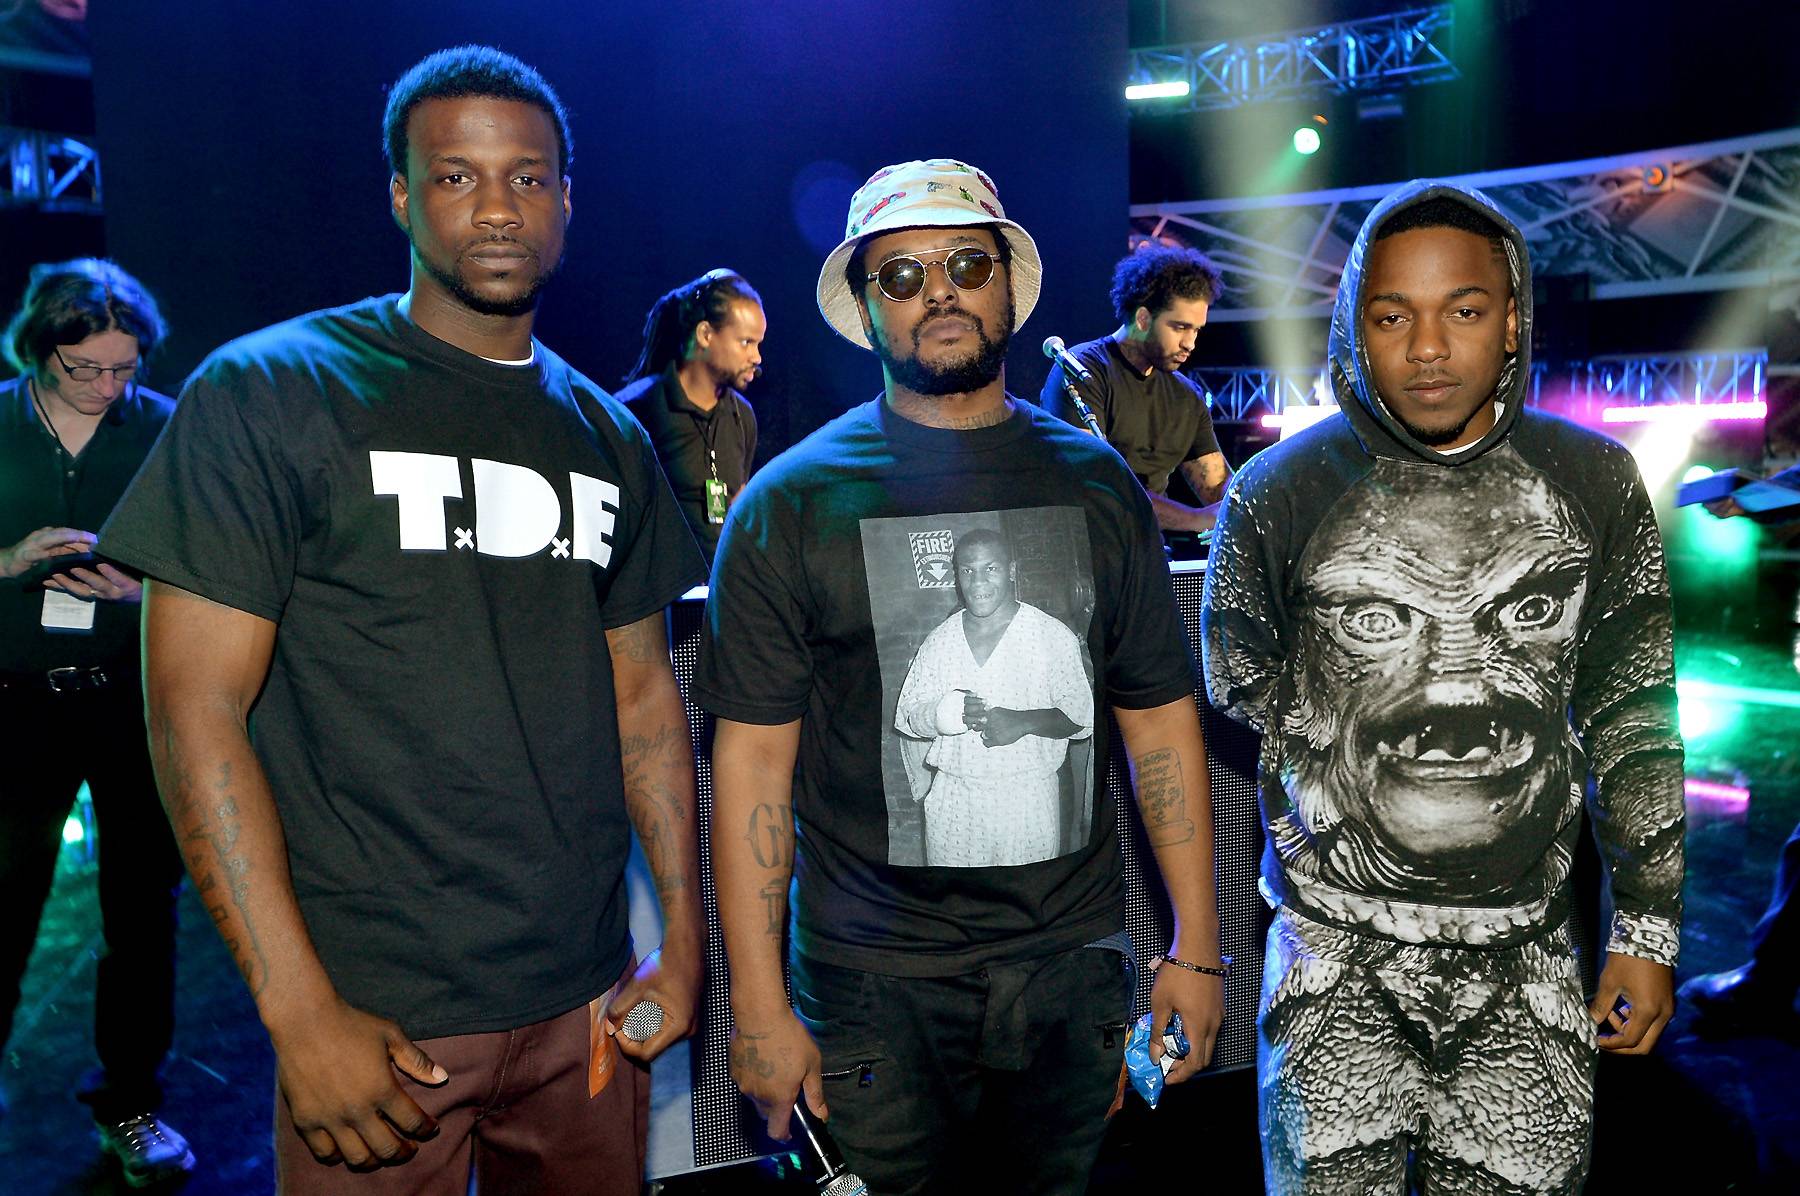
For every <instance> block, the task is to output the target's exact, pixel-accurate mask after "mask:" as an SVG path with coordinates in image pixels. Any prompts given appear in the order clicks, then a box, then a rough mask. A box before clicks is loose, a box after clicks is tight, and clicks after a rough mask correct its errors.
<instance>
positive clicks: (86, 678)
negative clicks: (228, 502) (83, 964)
mask: <svg viewBox="0 0 1800 1196" xmlns="http://www.w3.org/2000/svg"><path fill="white" fill-rule="evenodd" d="M164 332H165V326H164V324H163V320H162V317H161V315H160V314H158V312H157V310H156V303H155V301H154V300H153V299H152V298H151V297H150V294H149V292H147V291H146V290H145V289H144V287H143V285H142V284H140V283H139V282H138V281H137V279H135V278H133V277H132V276H131V275H129V274H127V273H126V272H125V271H123V270H121V269H120V268H119V267H118V266H116V265H114V264H113V263H111V262H107V261H100V260H97V259H94V258H82V259H79V260H76V261H70V262H58V263H55V264H50V265H42V266H39V267H37V268H36V269H35V270H33V271H32V272H31V282H30V285H29V286H28V287H27V288H26V291H25V297H24V300H23V302H22V303H21V304H20V307H19V310H18V312H17V314H16V315H14V317H13V319H12V322H11V324H9V325H8V326H7V329H6V332H5V336H4V350H5V354H6V357H7V359H8V360H9V361H10V362H11V363H12V365H13V367H14V368H15V369H16V370H17V371H18V372H19V376H18V377H17V378H15V379H13V380H12V381H10V382H6V383H0V760H4V761H5V763H4V765H0V789H3V790H4V792H5V793H6V800H5V801H0V910H4V911H5V913H6V916H5V917H4V918H0V1042H4V1040H5V1038H6V1037H7V1035H8V1034H9V1033H10V1032H11V1029H12V1018H13V1013H14V1011H15V1009H16V1007H17V1005H18V1002H19V982H20V980H21V978H22V977H23V976H24V974H25V964H26V960H27V959H28V958H29V957H30V955H31V948H32V943H33V941H34V940H35V939H36V938H37V928H38V919H39V916H40V915H41V913H42V911H43V907H44V899H45V897H46V896H47V895H48V893H49V890H50V882H51V879H52V876H53V874H54V872H55V868H56V859H57V852H58V849H59V848H60V846H61V844H62V841H63V824H64V821H65V820H66V819H67V818H68V816H69V810H70V807H71V806H72V805H73V803H74V801H75V795H76V792H77V791H78V790H79V789H80V787H81V785H82V783H83V782H84V781H85V782H86V783H87V786H88V790H89V793H90V794H91V796H92V799H93V809H94V815H95V818H96V820H97V821H98V823H99V843H100V913H101V918H102V923H103V926H104V933H105V938H106V953H105V955H103V956H102V957H101V959H100V966H99V974H98V977H97V979H96V990H97V991H96V994H95V1002H94V1042H95V1047H96V1049H97V1051H98V1054H99V1057H100V1066H99V1067H98V1068H97V1069H95V1070H94V1071H92V1072H90V1073H89V1075H88V1077H87V1078H86V1080H85V1081H84V1082H83V1084H82V1090H81V1094H80V1095H81V1099H82V1100H83V1101H84V1102H85V1103H87V1104H88V1105H89V1106H90V1107H91V1109H92V1110H93V1114H94V1120H95V1122H96V1124H97V1125H98V1126H99V1128H100V1138H101V1143H102V1145H103V1146H104V1147H105V1149H106V1150H107V1151H109V1152H110V1153H111V1154H113V1155H115V1156H117V1157H118V1159H119V1162H120V1164H121V1165H122V1166H123V1167H124V1169H125V1174H126V1177H127V1179H128V1180H130V1181H131V1182H132V1183H134V1184H137V1183H147V1182H150V1181H151V1180H154V1179H159V1178H163V1177H166V1176H170V1175H174V1174H178V1173H180V1172H183V1171H188V1170H191V1169H192V1168H193V1165H194V1155H193V1152H192V1151H191V1150H189V1149H188V1144H187V1142H186V1141H185V1140H184V1139H183V1138H182V1136H181V1135H180V1134H178V1133H176V1132H175V1131H174V1130H173V1129H170V1128H169V1127H168V1126H167V1125H165V1124H164V1123H163V1122H162V1121H160V1120H159V1119H158V1118H157V1116H156V1112H157V1109H158V1108H159V1107H160V1105H161V1104H162V1088H161V1085H160V1084H159V1083H158V1080H157V1072H158V1070H159V1069H160V1068H161V1066H162V1062H163V1059H164V1057H165V1056H166V1055H167V1054H168V1050H169V1041H170V1038H171V1035H172V1033H173V1031H174V997H175V893H176V887H177V885H178V884H179V883H180V880H181V856H180V853H179V852H178V851H177V850H176V847H175V841H174V837H173V835H172V834H171V833H170V831H169V823H168V820H167V819H166V818H165V817H164V816H163V811H162V805H161V803H160V802H159V801H158V800H157V793H156V779H155V777H154V776H153V775H152V772H151V768H150V757H149V753H148V751H147V747H146V743H145V737H144V707H143V701H142V699H141V698H140V697H139V694H140V693H141V687H140V684H139V680H138V610H139V601H140V599H141V598H142V596H143V587H142V584H141V583H140V582H139V580H138V579H137V578H136V577H134V576H133V575H131V574H129V573H127V572H125V571H124V570H121V569H119V568H117V567H115V566H114V565H112V564H111V563H109V562H107V561H104V560H100V559H97V558H96V557H95V556H94V553H93V548H94V542H95V539H96V533H97V532H98V531H99V528H100V525H101V524H102V523H104V522H105V521H106V517H107V515H109V514H110V513H111V512H112V509H113V507H114V506H115V505H116V504H117V503H118V501H119V498H120V496H121V495H122V494H123V493H124V492H125V488H126V487H127V486H128V485H129V484H130V482H131V479H132V478H133V477H134V476H135V475H136V473H137V471H138V467H139V466H140V465H142V464H143V462H144V457H145V456H146V455H147V454H148V453H149V451H150V446H151V445H152V444H153V443H154V442H155V440H156V437H157V434H158V433H159V432H160V431H162V426H163V424H164V423H166V422H167V421H168V418H169V415H170V413H171V412H172V411H173V410H174V404H173V403H171V402H170V401H169V400H168V399H167V398H165V397H164V396H162V395H159V394H156V393H154V392H153V391H150V390H149V389H147V388H145V387H144V386H142V385H141V384H140V383H139V374H140V371H141V368H142V363H143V361H144V360H145V359H146V358H148V357H149V356H150V355H151V353H153V352H154V351H155V349H156V346H157V343H158V342H159V341H161V340H162V338H163V334H164Z"/></svg>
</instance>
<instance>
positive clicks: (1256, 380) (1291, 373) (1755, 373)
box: [1187, 349, 1769, 423]
mask: <svg viewBox="0 0 1800 1196" xmlns="http://www.w3.org/2000/svg"><path fill="white" fill-rule="evenodd" d="M1768 368H1769V355H1768V353H1767V351H1765V350H1762V349H1741V350H1736V351H1732V352H1717V353H1665V354H1639V355H1633V356H1626V357H1596V358H1593V359H1592V360H1589V361H1578V362H1574V363H1570V364H1561V365H1556V366H1552V365H1550V364H1548V363H1546V362H1541V361H1540V362H1536V363H1534V364H1533V366H1532V370H1531V389H1530V391H1529V393H1528V401H1529V402H1532V403H1537V402H1540V401H1542V400H1544V399H1547V398H1548V399H1553V400H1557V401H1563V400H1570V399H1575V400H1581V401H1586V402H1597V403H1599V402H1604V403H1611V404H1613V405H1616V406H1622V407H1624V406H1654V405H1656V404H1666V403H1693V404H1698V405H1702V406H1704V405H1707V404H1713V403H1746V402H1756V401H1759V400H1763V399H1765V397H1766V389H1767V379H1768ZM1187 374H1188V377H1190V378H1192V379H1193V380H1194V381H1195V382H1196V383H1198V384H1199V386H1200V389H1201V390H1202V392H1204V393H1205V395H1206V401H1207V405H1208V406H1210V407H1211V408H1212V414H1213V419H1214V420H1215V421H1217V422H1219V423H1245V422H1250V421H1253V420H1256V419H1258V418H1259V417H1260V416H1263V415H1279V414H1281V412H1282V411H1284V410H1286V409H1287V408H1289V407H1296V406H1298V407H1316V406H1318V405H1319V404H1320V403H1321V402H1323V401H1324V400H1325V399H1326V398H1327V397H1328V396H1329V395H1330V394H1331V391H1330V387H1329V384H1328V383H1327V381H1326V375H1325V368H1324V367H1323V366H1317V367H1313V368H1311V369H1301V370H1275V369H1265V368H1263V367H1261V366H1202V367H1199V368H1196V369H1193V370H1189V371H1187Z"/></svg>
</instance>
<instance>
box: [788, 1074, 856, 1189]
mask: <svg viewBox="0 0 1800 1196" xmlns="http://www.w3.org/2000/svg"><path fill="white" fill-rule="evenodd" d="M794 1120H795V1121H797V1122H799V1123H800V1129H801V1130H802V1131H803V1132H804V1133H805V1134H806V1144H807V1146H809V1147H810V1148H811V1149H812V1156H813V1158H815V1159H817V1160H818V1161H819V1193H820V1196H869V1185H868V1184H866V1183H864V1182H863V1180H862V1177H861V1176H860V1175H858V1174H856V1172H854V1171H852V1170H850V1168H849V1166H848V1165H847V1164H846V1163H845V1162H844V1156H843V1154H842V1152H840V1151H839V1150H838V1145H837V1142H835V1141H834V1140H833V1139H832V1137H831V1131H829V1130H827V1129H826V1128H825V1123H824V1122H823V1121H820V1120H819V1119H818V1118H816V1117H814V1116H813V1114H812V1110H810V1109H808V1108H807V1107H806V1097H804V1096H802V1097H801V1098H800V1099H799V1100H797V1101H795V1102H794Z"/></svg>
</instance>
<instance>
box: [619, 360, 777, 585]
mask: <svg viewBox="0 0 1800 1196" xmlns="http://www.w3.org/2000/svg"><path fill="white" fill-rule="evenodd" d="M618 399H619V401H620V402H621V403H624V404H625V406H627V407H628V408H630V409H631V414H633V415H635V416H637V421H638V422H639V423H640V424H643V425H644V431H646V432H648V433H649V434H650V443H651V444H653V445H655V446H656V456H657V459H658V460H660V461H661V462H662V467H663V472H664V473H665V474H667V475H668V478H669V485H670V487H671V488H673V489H674V491H675V501H676V502H678V503H680V504H681V513H682V515H684V516H685V517H686V518H687V521H688V526H689V527H691V528H692V529H693V530H694V538H695V539H696V540H698V541H700V548H701V550H702V551H704V552H705V553H706V559H707V560H709V561H710V560H711V559H712V557H713V553H715V552H717V551H718V548H719V532H720V531H721V530H722V529H723V527H724V525H723V524H720V523H710V522H708V521H707V518H706V482H707V479H708V478H711V477H712V476H713V471H712V468H711V464H716V466H717V468H718V477H719V480H720V481H721V482H724V483H725V492H726V502H727V503H729V502H731V501H732V500H734V499H736V498H737V496H738V495H739V494H740V493H741V492H742V491H743V489H744V483H745V482H747V481H749V480H750V466H751V463H752V462H753V461H754V460H755V459H756V413H755V412H754V411H752V410H751V409H750V404H749V403H748V402H747V401H746V400H745V399H744V396H743V395H741V394H739V393H738V392H737V391H735V390H728V391H726V392H725V395H724V397H723V398H721V399H720V400H719V401H718V402H717V403H715V404H714V405H713V408H712V410H711V411H702V410H700V408H698V407H696V406H694V404H693V402H692V401H691V400H690V399H689V398H688V397H687V392H686V391H684V390H683V389H682V388H681V380H680V379H679V378H677V377H676V376H675V367H674V366H672V365H671V366H670V367H669V368H668V369H666V370H664V371H663V372H662V373H660V374H657V375H654V376H653V377H649V378H639V379H638V380H637V381H636V382H633V383H632V384H631V385H629V386H627V387H626V388H625V389H624V390H621V391H620V392H619V394H618ZM709 459H710V462H711V464H709Z"/></svg>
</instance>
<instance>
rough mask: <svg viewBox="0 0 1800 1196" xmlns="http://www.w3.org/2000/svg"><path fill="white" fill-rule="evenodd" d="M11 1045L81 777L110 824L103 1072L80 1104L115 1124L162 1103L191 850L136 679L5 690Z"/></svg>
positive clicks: (6, 964) (6, 984) (103, 838)
mask: <svg viewBox="0 0 1800 1196" xmlns="http://www.w3.org/2000/svg"><path fill="white" fill-rule="evenodd" d="M0 759H4V760H5V761H7V767H8V769H9V771H10V775H9V776H8V777H7V778H6V782H5V786H4V791H3V792H0V1043H4V1042H5V1040H6V1039H8V1038H10V1036H11V1034H12V1023H13V1015H14V1013H15V1012H17V1010H18V1005H19V982H20V980H21V979H22V978H23V977H24V975H25V965H26V962H27V960H28V959H29V958H30V956H31V948H32V944H33V943H34V942H35V941H36V939H37V929H38V920H39V918H40V917H41V916H42V914H43V911H44V899H45V898H46V897H47V896H48V895H49V892H50V882H51V880H52V878H53V877H54V875H55V870H56V857H57V852H58V851H59V850H60V848H61V845H62V829H63V823H64V822H65V821H66V820H67V819H68V816H69V810H70V808H71V806H72V805H73V804H74V801H75V794H76V792H77V790H79V789H80V788H81V782H82V781H84V780H85V781H86V782H87V783H88V790H89V792H90V793H91V794H92V795H93V800H94V814H95V817H96V819H97V820H98V822H99V829H98V839H99V847H100V916H101V920H102V924H103V927H104V931H105V938H106V952H105V954H103V955H102V956H101V958H100V964H99V969H98V977H97V981H96V986H95V987H96V991H95V998H94V1046H95V1050H96V1052H97V1053H98V1055H99V1057H100V1065H101V1066H100V1070H99V1071H97V1072H95V1073H93V1074H92V1075H91V1076H90V1078H89V1080H88V1082H87V1083H85V1084H84V1087H83V1091H82V1093H81V1099H82V1100H84V1101H86V1102H87V1103H88V1104H89V1105H91V1106H92V1107H93V1110H94V1116H95V1117H96V1118H98V1119H100V1120H103V1121H116V1120H119V1119H121V1118H124V1117H129V1116H132V1115H133V1114H137V1113H143V1112H149V1111H153V1110H155V1109H156V1108H157V1107H158V1106H159V1105H160V1104H161V1103H162V1087H161V1084H160V1083H159V1081H158V1078H157V1072H158V1071H159V1070H160V1068H161V1067H162V1062H163V1058H164V1057H165V1056H166V1055H167V1054H168V1051H169V1042H170V1039H171V1038H172V1036H173V1034H174V1028H175V898H176V894H177V890H178V888H179V885H180V883H181V856H180V853H179V852H178V851H177V850H176V847H175V839H174V836H173V835H172V834H171V833H170V830H169V823H168V819H167V818H166V817H164V815H163V810H162V804H161V802H160V801H158V800H157V796H156V781H155V778H154V776H153V775H152V773H151V770H150V754H149V749H148V746H147V743H146V739H145V735H144V716H143V699H142V697H141V696H140V693H139V689H138V685H137V680H136V678H135V677H131V676H127V677H124V678H120V679H119V680H118V681H115V682H114V683H113V684H112V685H110V686H108V687H107V688H104V689H83V690H78V691H74V692H68V693H51V692H49V691H48V690H36V691H34V690H31V689H22V688H18V687H15V686H7V687H6V688H4V689H0Z"/></svg>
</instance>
